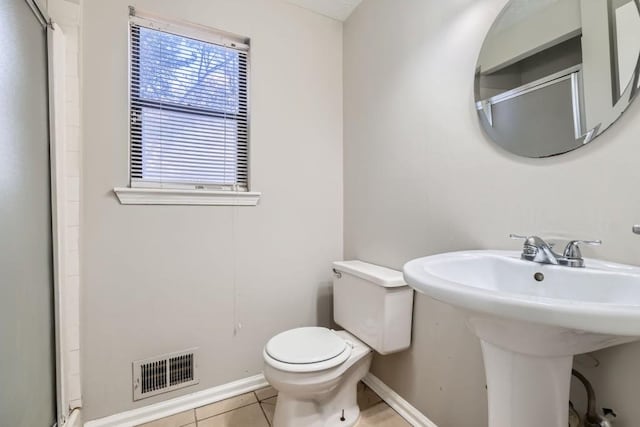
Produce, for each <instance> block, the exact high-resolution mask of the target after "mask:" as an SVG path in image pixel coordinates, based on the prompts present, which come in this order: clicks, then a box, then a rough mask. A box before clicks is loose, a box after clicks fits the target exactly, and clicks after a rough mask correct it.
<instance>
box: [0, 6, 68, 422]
mask: <svg viewBox="0 0 640 427" xmlns="http://www.w3.org/2000/svg"><path fill="white" fill-rule="evenodd" d="M0 52H1V55H0V426H7V427H9V426H11V427H50V426H52V425H54V423H55V422H56V400H55V399H56V394H55V351H54V345H55V344H54V314H53V267H52V242H51V194H50V189H51V187H50V171H49V113H48V82H47V80H48V77H47V38H46V28H43V25H42V24H41V22H40V21H39V20H38V19H37V18H36V15H35V14H34V12H33V10H32V8H31V7H30V5H29V4H27V2H26V1H25V0H2V1H0Z"/></svg>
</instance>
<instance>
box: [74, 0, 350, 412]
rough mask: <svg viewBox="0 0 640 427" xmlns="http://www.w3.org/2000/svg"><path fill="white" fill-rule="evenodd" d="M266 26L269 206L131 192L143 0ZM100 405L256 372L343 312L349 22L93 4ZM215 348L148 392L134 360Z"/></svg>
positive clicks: (221, 6) (90, 291) (289, 9)
mask: <svg viewBox="0 0 640 427" xmlns="http://www.w3.org/2000/svg"><path fill="white" fill-rule="evenodd" d="M129 4H132V5H133V6H135V7H137V8H138V9H140V10H143V11H147V12H150V13H154V14H157V15H160V16H165V17H169V18H172V19H181V20H187V21H192V22H196V23H199V24H202V25H206V26H211V27H215V28H219V29H222V30H226V31H229V32H233V33H237V34H241V35H246V36H249V37H251V42H252V55H251V56H252V76H251V83H252V92H251V113H252V127H251V136H252V140H251V150H252V151H251V161H252V169H251V172H252V179H253V189H254V190H256V191H262V193H263V197H262V200H261V201H260V205H259V206H258V207H245V208H233V207H215V206H214V207H185V206H164V207H161V206H121V205H120V204H119V203H118V201H117V200H116V198H115V196H114V195H113V193H112V189H113V187H114V186H122V185H126V184H127V179H128V178H127V147H128V135H127V117H128V113H127V18H128V8H127V6H128V5H129ZM83 19H84V30H83V31H84V32H83V38H82V42H83V53H82V55H83V76H84V78H83V114H84V129H83V138H84V142H83V144H84V148H83V149H84V156H83V157H84V158H83V170H84V172H83V180H82V187H83V188H82V206H83V213H82V214H83V236H82V242H81V244H82V251H83V264H82V283H83V290H82V297H81V307H82V313H81V326H82V345H83V353H82V368H83V371H82V372H83V389H84V395H83V400H84V402H83V403H84V410H85V419H87V420H90V419H94V418H97V417H101V416H105V415H110V414H113V413H117V412H121V411H124V410H128V409H131V408H133V407H136V406H141V405H148V404H150V403H153V402H156V401H159V400H163V399H167V398H171V397H175V396H177V395H180V394H185V393H188V392H193V391H195V390H198V389H204V388H208V387H212V386H216V385H219V384H223V383H227V382H230V381H234V380H238V379H240V378H244V377H248V376H250V375H254V374H258V373H260V371H261V368H262V356H261V351H262V347H263V345H264V344H265V342H266V341H267V340H268V338H270V337H271V336H273V335H274V334H275V333H276V332H278V331H281V330H284V329H288V328H292V327H296V326H302V325H315V324H318V323H319V324H328V323H329V321H330V316H331V313H330V307H331V299H330V280H331V276H330V271H331V270H330V267H331V264H330V263H331V261H333V260H336V259H341V258H342V237H343V232H342V26H341V24H340V23H338V22H336V21H333V20H331V19H329V18H325V17H322V16H319V15H316V14H313V13H311V12H308V11H305V10H304V9H301V8H298V7H295V6H292V5H287V4H286V3H284V2H281V1H275V0H245V1H241V2H239V1H235V0H188V1H173V0H164V1H158V0H113V1H87V2H85V4H84V16H83ZM190 347H199V348H200V356H201V359H200V364H199V367H200V373H201V378H200V380H201V382H200V384H199V386H197V387H192V388H189V389H186V390H183V391H181V392H174V393H170V394H167V395H162V396H157V397H155V398H151V399H148V400H144V401H140V402H137V403H136V404H134V403H133V402H132V391H131V362H132V361H133V360H136V359H141V358H147V357H150V356H154V355H158V354H163V353H167V352H171V351H174V350H181V349H187V348H190Z"/></svg>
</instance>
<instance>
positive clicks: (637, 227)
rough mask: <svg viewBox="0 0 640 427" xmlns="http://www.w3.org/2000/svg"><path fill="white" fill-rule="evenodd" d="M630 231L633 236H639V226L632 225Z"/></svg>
mask: <svg viewBox="0 0 640 427" xmlns="http://www.w3.org/2000/svg"><path fill="white" fill-rule="evenodd" d="M631 231H633V234H640V225H637V224H636V225H634V226H633V227H631Z"/></svg>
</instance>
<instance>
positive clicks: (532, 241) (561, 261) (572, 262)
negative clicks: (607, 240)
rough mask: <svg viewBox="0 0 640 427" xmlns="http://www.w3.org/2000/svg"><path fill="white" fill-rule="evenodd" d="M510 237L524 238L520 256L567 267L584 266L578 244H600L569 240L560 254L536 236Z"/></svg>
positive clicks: (514, 237) (512, 236) (597, 243)
mask: <svg viewBox="0 0 640 427" xmlns="http://www.w3.org/2000/svg"><path fill="white" fill-rule="evenodd" d="M509 237H511V238H512V239H524V246H523V247H522V255H521V256H520V258H522V259H524V260H526V261H533V262H537V263H540V264H553V265H564V266H567V267H584V258H582V252H581V251H580V246H579V245H580V244H585V245H591V246H595V245H600V244H602V241H601V240H571V241H570V242H569V243H567V246H566V247H565V248H564V251H563V252H562V255H560V254H558V253H556V252H554V251H553V249H552V248H553V245H551V244H549V243H547V242H545V241H544V240H543V239H541V238H540V237H538V236H520V235H517V234H510V235H509Z"/></svg>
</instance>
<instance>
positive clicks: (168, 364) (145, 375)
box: [133, 349, 199, 400]
mask: <svg viewBox="0 0 640 427" xmlns="http://www.w3.org/2000/svg"><path fill="white" fill-rule="evenodd" d="M196 356H197V349H191V350H186V351H180V352H177V353H171V354H165V355H163V356H158V357H153V358H150V359H145V360H137V361H135V362H133V400H140V399H144V398H147V397H151V396H155V395H157V394H160V393H166V392H168V391H172V390H177V389H179V388H183V387H187V386H190V385H193V384H198V382H199V380H198V377H197V374H196V370H197V367H198V365H197V363H196V362H197V360H196V359H197V357H196Z"/></svg>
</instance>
